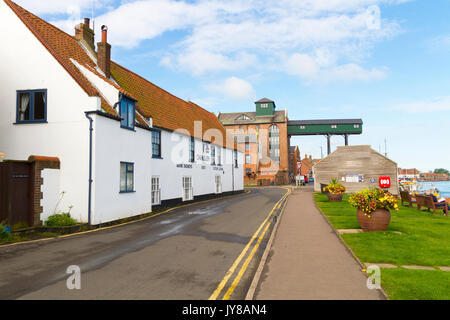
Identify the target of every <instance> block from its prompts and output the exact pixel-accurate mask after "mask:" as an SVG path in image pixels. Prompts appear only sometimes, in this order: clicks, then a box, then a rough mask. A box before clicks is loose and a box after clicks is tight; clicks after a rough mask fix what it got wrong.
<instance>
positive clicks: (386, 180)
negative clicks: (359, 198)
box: [379, 176, 391, 188]
mask: <svg viewBox="0 0 450 320" xmlns="http://www.w3.org/2000/svg"><path fill="white" fill-rule="evenodd" d="M379 183H380V188H390V187H391V178H390V177H387V176H383V177H380V179H379Z"/></svg>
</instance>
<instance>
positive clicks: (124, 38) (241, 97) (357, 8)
mask: <svg viewBox="0 0 450 320" xmlns="http://www.w3.org/2000/svg"><path fill="white" fill-rule="evenodd" d="M17 2H18V3H19V4H20V5H22V6H24V7H25V8H26V9H28V10H30V11H32V12H34V13H36V14H38V15H39V16H41V17H43V18H45V19H46V20H48V21H51V22H52V23H54V24H56V25H58V26H59V27H60V28H62V29H64V30H65V31H67V32H69V33H73V27H74V25H75V24H76V23H78V22H79V20H81V18H83V17H84V16H88V17H90V16H91V11H92V3H93V1H92V0H79V1H73V0H72V1H69V0H39V1H36V0H17ZM449 12H450V0H434V1H427V0H415V1H414V0H411V1H408V0H290V1H287V0H278V1H275V0H266V1H255V0H248V1H235V0H229V1H217V0H199V1H187V0H186V1H174V0H140V1H134V0H127V1H114V0H96V1H95V17H96V18H95V21H96V22H95V23H96V33H97V34H100V31H99V27H100V26H101V25H102V24H106V25H108V28H109V31H108V41H109V42H110V43H111V44H112V46H113V47H112V58H113V59H114V60H115V61H117V62H119V63H121V64H122V65H124V66H125V67H127V68H129V69H131V70H133V71H136V72H138V73H139V74H141V75H143V76H144V77H146V78H147V79H149V80H150V81H152V82H154V83H155V84H157V85H159V86H160V87H162V88H164V89H166V90H168V91H170V92H172V93H173V94H175V95H177V96H179V97H181V98H183V99H186V100H188V99H189V100H192V101H194V102H196V103H198V104H200V105H201V106H203V107H205V108H207V109H208V110H210V111H212V112H237V111H250V110H253V109H254V104H253V102H254V101H255V100H257V99H259V98H262V97H267V98H270V99H272V100H274V101H275V102H276V104H277V108H278V109H287V110H288V116H289V118H290V119H292V120H303V119H327V118H362V119H363V121H364V129H363V134H362V135H361V136H352V137H350V143H351V144H370V145H371V146H372V147H373V148H374V149H376V150H379V149H380V148H381V151H382V152H383V153H384V151H385V150H384V140H385V139H386V140H387V153H388V156H389V157H390V158H391V159H393V160H394V161H396V162H397V163H398V165H399V167H403V168H409V167H417V168H418V169H419V170H423V171H428V170H432V169H434V168H438V167H444V168H447V169H450V143H449V138H450V22H449V14H448V13H449ZM97 39H98V37H97ZM343 143H344V139H343V138H342V137H334V138H333V144H332V146H333V149H334V148H335V147H336V146H337V145H343ZM291 144H293V145H299V147H300V150H301V153H302V156H303V155H304V154H305V153H307V154H312V155H313V157H314V158H318V157H320V154H321V148H320V147H322V148H323V152H324V154H325V152H326V139H325V138H324V137H320V136H319V137H293V138H292V139H291Z"/></svg>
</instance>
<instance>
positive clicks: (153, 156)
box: [152, 130, 162, 159]
mask: <svg viewBox="0 0 450 320" xmlns="http://www.w3.org/2000/svg"><path fill="white" fill-rule="evenodd" d="M155 135H158V139H159V143H156V142H155V139H154V137H155ZM155 145H157V146H158V154H155V153H154V151H155ZM152 158H153V159H162V153H161V130H152Z"/></svg>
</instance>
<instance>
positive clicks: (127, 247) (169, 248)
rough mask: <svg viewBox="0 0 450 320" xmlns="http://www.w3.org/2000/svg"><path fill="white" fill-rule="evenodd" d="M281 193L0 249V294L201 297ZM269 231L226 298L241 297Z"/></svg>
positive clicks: (257, 192) (259, 193) (263, 191)
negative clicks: (72, 285)
mask: <svg viewBox="0 0 450 320" xmlns="http://www.w3.org/2000/svg"><path fill="white" fill-rule="evenodd" d="M285 192H286V190H285V189H279V188H259V189H251V192H250V193H248V194H243V195H238V196H234V197H229V198H224V199H219V200H213V201H209V202H205V203H199V204H194V205H191V206H187V207H182V208H178V209H176V210H173V211H171V212H169V213H166V214H163V215H160V216H158V217H154V218H151V219H148V220H144V221H139V222H136V223H132V224H129V225H125V226H120V227H117V228H112V229H107V230H101V231H97V232H93V233H87V234H82V235H76V236H73V237H68V238H62V239H53V240H49V241H44V242H36V243H30V244H20V245H15V246H9V247H3V248H0V299H162V300H173V299H193V300H196V299H208V298H209V297H210V296H211V294H212V293H213V292H214V290H216V288H217V286H218V284H219V283H220V282H221V280H222V279H223V278H224V276H225V274H226V272H227V271H228V270H229V268H230V266H231V265H232V264H233V262H234V261H235V260H236V258H237V257H238V256H239V255H240V253H241V252H242V250H243V249H244V247H245V246H246V245H247V243H248V242H249V240H250V239H251V237H252V235H253V234H254V233H255V231H256V230H257V229H258V227H259V226H260V225H261V223H262V222H263V221H264V220H265V218H266V217H267V215H268V214H269V212H270V211H271V209H272V208H273V207H274V205H275V204H276V202H277V201H278V200H279V199H280V198H282V196H283V194H285ZM269 231H270V230H269ZM269 234H270V232H268V233H267V234H266V236H265V237H264V239H263V241H262V242H261V245H260V247H259V249H258V251H257V254H256V255H255V257H254V258H253V259H252V261H251V263H250V265H249V267H248V269H247V270H246V272H245V273H244V276H243V277H242V279H241V281H240V282H239V285H238V286H237V287H236V289H235V290H234V292H233V294H232V296H231V299H243V298H244V297H245V294H246V292H247V290H248V287H249V286H250V282H251V280H252V278H253V275H254V272H255V270H256V267H257V266H258V263H259V259H260V256H261V254H262V250H263V249H264V247H265V244H266V241H267V238H268V235H269ZM71 265H77V266H79V267H80V269H81V277H80V279H81V289H80V290H77V289H74V290H69V289H68V288H67V285H66V281H67V279H68V278H69V276H70V274H67V273H66V270H67V268H68V267H69V266H71ZM233 277H234V275H233ZM233 277H232V278H231V279H230V281H229V282H231V281H232V280H233ZM228 285H229V283H227V286H228ZM226 289H227V287H225V288H224V290H226ZM219 298H221V296H219Z"/></svg>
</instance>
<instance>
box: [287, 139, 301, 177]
mask: <svg viewBox="0 0 450 320" xmlns="http://www.w3.org/2000/svg"><path fill="white" fill-rule="evenodd" d="M300 161H301V157H300V149H299V148H298V146H292V147H289V176H290V182H291V183H294V182H295V176H296V175H297V174H298V173H299V170H298V166H297V163H299V162H300Z"/></svg>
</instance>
